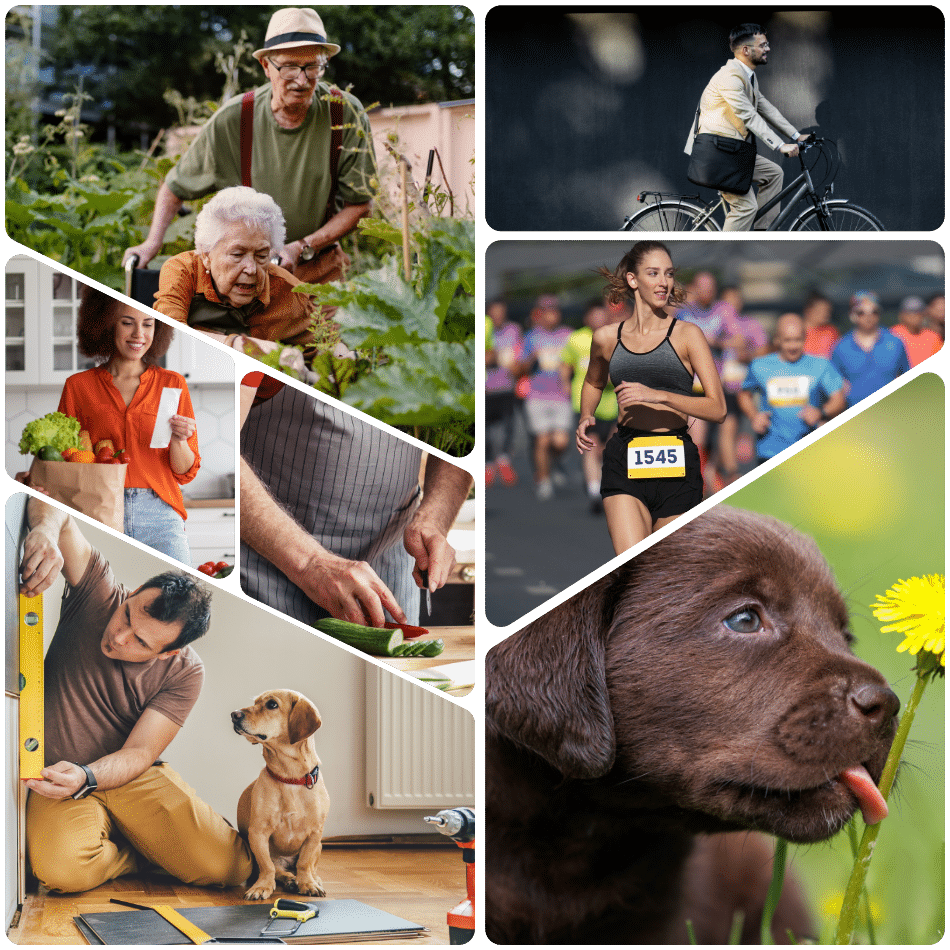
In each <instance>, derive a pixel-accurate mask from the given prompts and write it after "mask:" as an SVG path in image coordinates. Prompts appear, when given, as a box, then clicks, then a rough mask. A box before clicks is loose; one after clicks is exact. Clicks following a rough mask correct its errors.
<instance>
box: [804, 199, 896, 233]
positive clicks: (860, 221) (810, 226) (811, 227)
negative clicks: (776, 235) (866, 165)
mask: <svg viewBox="0 0 950 950" xmlns="http://www.w3.org/2000/svg"><path fill="white" fill-rule="evenodd" d="M826 208H827V216H826V217H825V223H826V226H827V227H823V226H822V216H821V215H820V214H819V213H818V209H817V208H809V209H808V210H807V211H804V212H802V214H800V215H799V216H798V217H797V218H796V219H795V222H794V224H792V230H793V231H824V230H828V231H883V230H884V225H883V224H881V222H880V221H878V219H877V218H875V217H874V215H873V214H871V212H870V211H865V210H864V208H859V207H858V206H857V205H855V204H851V202H850V201H840V202H839V201H829V202H826Z"/></svg>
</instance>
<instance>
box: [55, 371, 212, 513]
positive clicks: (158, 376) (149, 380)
mask: <svg viewBox="0 0 950 950" xmlns="http://www.w3.org/2000/svg"><path fill="white" fill-rule="evenodd" d="M166 388H172V389H180V390H181V398H180V399H179V401H178V414H179V415H181V416H188V417H189V418H190V419H194V418H195V412H194V409H192V406H191V396H190V394H189V393H188V384H187V383H186V382H185V377H184V376H182V375H181V374H180V373H175V372H172V371H171V370H168V369H162V368H161V367H160V366H149V367H147V368H146V370H145V372H144V373H142V377H141V379H140V380H139V388H138V389H137V390H136V391H135V395H134V396H133V397H132V401H131V403H129V405H128V407H126V405H125V400H124V399H123V398H122V396H121V394H120V393H119V390H118V389H116V386H115V383H114V382H113V381H112V374H111V373H110V372H109V371H108V370H107V369H106V368H105V367H104V366H97V367H95V368H93V369H87V370H84V371H83V372H82V373H76V375H75V376H70V377H69V379H67V380H66V384H65V385H64V386H63V394H62V396H60V397H59V411H60V412H62V413H65V414H66V415H67V416H72V417H73V418H75V419H78V420H79V424H80V426H81V427H82V428H83V429H86V430H87V431H88V432H89V437H90V438H91V439H92V444H93V445H95V444H96V443H97V442H99V441H101V440H102V439H111V440H112V444H113V445H114V446H115V449H116V451H118V450H119V449H125V450H126V451H127V452H128V453H129V457H130V461H129V467H128V470H127V471H126V476H125V487H126V488H150V489H151V490H152V491H154V492H155V494H156V495H158V497H159V498H161V499H162V501H164V502H166V503H167V504H169V505H171V506H172V508H174V509H175V511H177V512H178V514H180V515H181V516H182V518H187V517H188V515H187V513H186V511H185V505H184V502H183V501H182V497H181V489H180V488H179V487H178V486H179V485H187V484H188V482H190V481H191V480H192V479H193V478H194V477H195V476H196V475H197V474H198V469H199V468H200V467H201V456H200V455H199V454H198V431H197V429H196V430H195V431H194V432H193V433H192V434H191V438H190V439H188V446H189V448H190V449H191V451H192V452H194V453H195V462H194V465H192V466H191V468H190V469H188V471H187V472H184V473H183V474H181V475H178V474H176V473H175V472H174V471H172V467H171V461H170V459H169V454H168V449H167V448H164V449H153V448H149V444H150V443H151V441H152V430H153V429H154V428H155V420H156V419H157V418H158V404H159V401H160V400H161V397H162V390H163V389H166Z"/></svg>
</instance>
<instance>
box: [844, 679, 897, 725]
mask: <svg viewBox="0 0 950 950" xmlns="http://www.w3.org/2000/svg"><path fill="white" fill-rule="evenodd" d="M851 702H852V703H854V705H855V708H856V709H857V710H858V712H859V713H860V714H861V715H862V716H864V717H865V719H867V720H869V721H870V722H871V723H872V724H873V725H875V726H881V725H884V724H885V723H887V722H889V721H890V720H891V719H893V718H894V717H895V716H896V715H897V713H898V712H899V711H900V708H901V701H900V700H899V699H898V698H897V694H896V693H895V692H894V691H893V690H892V689H889V688H888V687H887V686H881V685H880V684H879V683H863V684H862V685H860V686H857V687H856V688H855V689H853V690H852V691H851Z"/></svg>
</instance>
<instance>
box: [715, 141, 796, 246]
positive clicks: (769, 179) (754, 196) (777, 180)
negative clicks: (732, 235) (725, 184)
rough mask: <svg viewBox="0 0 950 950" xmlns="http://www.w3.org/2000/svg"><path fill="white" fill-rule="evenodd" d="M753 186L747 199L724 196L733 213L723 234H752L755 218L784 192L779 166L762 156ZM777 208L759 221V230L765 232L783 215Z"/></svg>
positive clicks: (756, 166) (756, 167)
mask: <svg viewBox="0 0 950 950" xmlns="http://www.w3.org/2000/svg"><path fill="white" fill-rule="evenodd" d="M752 183H753V185H754V186H755V187H754V188H750V189H749V191H747V192H746V193H745V194H744V195H732V194H727V193H726V192H725V191H723V192H720V194H721V195H722V197H723V198H724V199H725V201H726V204H727V205H728V206H729V213H728V214H727V215H726V221H725V223H724V224H723V226H722V229H723V231H751V230H752V222H753V220H754V219H755V214H756V212H757V211H758V210H759V208H761V207H762V205H764V204H767V203H768V202H769V201H771V200H772V199H773V198H774V197H775V196H776V195H777V194H778V193H779V192H780V191H781V190H782V169H781V167H780V166H778V165H776V164H775V162H770V161H769V160H768V159H767V158H763V157H762V156H761V155H756V157H755V170H754V171H753V173H752ZM781 210H782V209H781V207H780V206H779V205H776V206H775V207H774V208H773V209H772V210H771V211H770V212H769V213H768V214H767V215H765V217H763V218H761V219H760V220H759V221H756V224H755V227H756V230H757V231H758V230H763V231H764V230H765V229H766V228H767V227H768V226H769V225H770V224H771V223H772V222H773V221H774V220H775V218H776V216H777V215H778V213H779V212H780V211H781Z"/></svg>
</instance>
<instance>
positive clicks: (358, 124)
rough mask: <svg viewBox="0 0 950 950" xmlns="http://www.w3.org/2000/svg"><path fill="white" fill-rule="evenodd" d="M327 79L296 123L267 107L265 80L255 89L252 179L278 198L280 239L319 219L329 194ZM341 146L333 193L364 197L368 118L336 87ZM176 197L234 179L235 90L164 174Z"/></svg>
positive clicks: (308, 229)
mask: <svg viewBox="0 0 950 950" xmlns="http://www.w3.org/2000/svg"><path fill="white" fill-rule="evenodd" d="M329 91H330V86H328V85H327V84H326V83H318V84H317V88H316V92H315V93H314V97H313V102H312V103H311V105H310V110H309V111H308V113H307V117H306V118H305V119H304V121H303V123H301V125H299V126H298V127H297V128H296V129H284V128H281V127H280V126H279V125H278V124H277V121H276V119H275V118H274V113H273V112H272V111H271V86H270V83H266V84H265V85H263V86H261V87H260V88H259V89H256V90H255V92H254V145H253V148H252V150H251V184H252V185H253V187H254V188H255V189H256V190H257V191H262V192H264V193H265V194H268V195H271V197H273V199H274V200H275V201H276V202H277V204H278V205H280V208H281V210H282V211H283V213H284V220H285V222H286V224H287V242H288V243H289V242H291V241H297V240H299V239H300V238H303V237H305V236H306V235H308V234H312V233H313V232H314V231H316V230H317V228H318V227H320V225H321V224H323V219H324V215H325V212H326V206H327V199H328V198H329V196H330V185H331V181H330V135H331V132H330V103H329V101H328V100H327V96H328V94H329ZM342 95H343V99H344V103H343V149H342V151H341V152H340V164H339V170H338V175H337V191H336V193H337V199H338V200H341V201H343V202H345V203H347V204H364V203H365V202H367V201H370V200H371V199H372V198H373V195H374V192H375V186H376V179H377V171H376V155H375V152H374V150H373V139H372V135H371V134H370V127H369V119H367V117H366V113H365V112H364V111H363V106H362V105H361V104H360V101H359V100H358V99H357V98H356V97H355V96H353V95H350V93H348V92H343V93H342ZM165 184H166V185H168V187H169V189H170V190H171V192H172V193H173V194H174V195H175V196H176V197H178V198H181V199H182V200H183V201H187V200H189V199H192V198H200V197H202V196H203V195H209V194H211V193H212V192H216V191H220V190H221V189H222V188H228V187H231V186H232V185H240V184H241V96H235V97H234V98H233V99H229V100H228V101H227V102H226V103H225V104H224V105H223V106H221V108H220V109H218V111H217V112H215V114H214V115H213V116H212V117H211V118H210V119H209V120H208V122H207V123H206V124H205V126H204V127H203V128H202V130H201V131H200V132H199V133H198V137H197V138H196V139H195V140H194V142H192V144H191V146H190V147H189V149H188V151H187V152H185V154H184V155H182V157H181V158H180V159H179V161H178V164H177V165H175V167H174V168H173V169H172V170H171V171H170V172H169V173H168V177H167V178H166V179H165Z"/></svg>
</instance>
